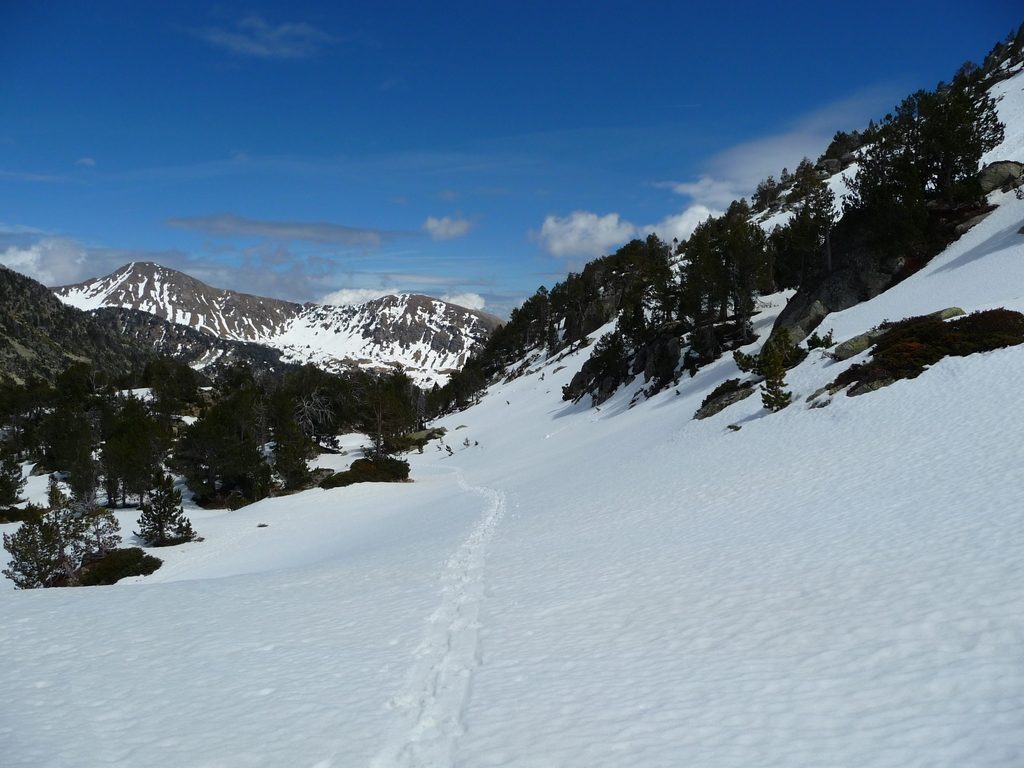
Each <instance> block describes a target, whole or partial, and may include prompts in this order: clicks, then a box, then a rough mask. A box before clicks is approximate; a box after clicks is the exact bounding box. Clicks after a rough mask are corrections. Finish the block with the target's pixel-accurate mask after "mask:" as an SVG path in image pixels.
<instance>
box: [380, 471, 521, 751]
mask: <svg viewBox="0 0 1024 768" xmlns="http://www.w3.org/2000/svg"><path fill="white" fill-rule="evenodd" d="M456 477H457V479H458V483H459V487H460V488H461V489H462V490H464V491H469V492H472V493H476V494H479V495H480V496H482V497H483V499H484V501H485V507H484V511H483V514H482V515H481V516H480V518H479V520H478V521H477V522H476V524H475V525H474V526H473V529H472V530H471V531H470V533H469V535H468V536H467V537H466V538H465V540H464V541H463V542H462V543H461V544H460V545H459V547H458V549H457V550H456V551H455V553H454V554H453V555H452V556H451V557H450V558H449V559H448V561H447V562H446V563H445V566H444V568H443V571H442V574H441V590H440V592H441V603H440V605H439V606H438V607H437V609H436V610H435V611H434V612H433V614H431V616H430V618H429V619H428V626H427V631H426V636H425V637H424V639H423V641H422V642H421V643H420V644H419V646H418V647H417V648H416V652H415V661H414V662H413V666H412V670H411V672H410V674H409V681H408V684H407V686H406V691H405V692H404V693H403V694H401V695H399V696H396V697H395V698H394V699H393V700H392V705H393V706H394V708H395V709H397V710H399V712H400V713H401V726H400V728H399V729H398V730H396V735H395V736H394V737H393V738H392V740H391V743H389V744H388V745H387V746H385V748H384V749H383V750H381V752H380V753H379V754H378V755H377V757H376V758H375V759H374V760H373V762H372V764H371V765H372V766H373V768H426V766H438V767H440V766H451V765H452V762H453V760H454V752H455V746H456V742H457V741H458V739H459V737H460V736H461V735H462V733H463V713H464V710H465V706H466V703H467V701H468V699H469V692H470V685H471V682H472V678H473V672H474V670H475V669H476V668H477V666H479V664H480V653H479V645H480V643H479V636H480V622H479V615H480V607H481V603H482V602H483V598H484V578H483V569H484V564H485V561H486V556H487V545H488V544H489V542H490V540H491V538H492V537H493V536H494V530H495V528H496V527H497V525H498V523H499V521H500V520H501V518H502V516H503V515H504V513H505V494H504V493H502V492H500V491H496V490H494V489H492V488H485V487H482V486H471V485H469V484H467V483H466V480H465V478H464V477H463V475H462V471H461V470H459V469H456Z"/></svg>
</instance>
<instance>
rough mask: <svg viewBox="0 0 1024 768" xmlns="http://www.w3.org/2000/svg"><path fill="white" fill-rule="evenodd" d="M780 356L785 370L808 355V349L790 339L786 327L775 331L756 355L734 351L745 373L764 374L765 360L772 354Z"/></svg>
mask: <svg viewBox="0 0 1024 768" xmlns="http://www.w3.org/2000/svg"><path fill="white" fill-rule="evenodd" d="M776 353H778V355H779V356H780V358H781V360H782V365H783V368H784V369H785V370H787V371H788V370H789V369H790V368H794V367H796V366H797V365H799V364H800V363H802V362H803V361H804V358H806V357H807V350H806V349H804V348H803V347H801V346H800V345H799V344H794V343H792V342H791V341H790V340H789V331H787V330H786V329H785V328H782V329H780V330H779V331H777V332H776V333H773V334H772V335H771V336H770V337H769V338H768V341H766V342H765V343H764V345H763V346H762V347H761V351H760V352H758V353H757V354H756V355H749V354H747V353H746V352H740V351H739V350H737V351H735V352H733V353H732V359H733V360H735V361H736V367H737V368H739V369H740V370H741V371H743V372H744V373H753V374H754V375H755V376H764V362H765V360H766V359H767V358H768V356H769V355H770V354H776Z"/></svg>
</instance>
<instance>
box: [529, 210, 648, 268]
mask: <svg viewBox="0 0 1024 768" xmlns="http://www.w3.org/2000/svg"><path fill="white" fill-rule="evenodd" d="M636 234H637V228H636V226H634V225H633V224H631V223H630V222H628V221H624V220H623V219H620V218H619V214H617V213H608V214H605V215H604V216H599V215H598V214H596V213H592V212H590V211H573V212H572V213H570V214H569V215H568V216H547V217H545V219H544V224H543V225H542V226H541V228H540V233H539V234H538V235H537V239H538V240H539V241H540V244H541V245H542V246H543V247H544V249H545V250H546V251H547V252H548V253H550V254H551V255H552V256H558V257H570V256H587V257H594V256H600V255H602V254H605V253H608V252H609V251H611V250H614V249H615V248H617V247H618V246H620V245H622V244H623V243H625V242H626V241H628V240H629V239H630V238H632V237H634V236H635V235H636Z"/></svg>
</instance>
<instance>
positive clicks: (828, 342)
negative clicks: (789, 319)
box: [807, 331, 836, 349]
mask: <svg viewBox="0 0 1024 768" xmlns="http://www.w3.org/2000/svg"><path fill="white" fill-rule="evenodd" d="M835 343H836V342H835V339H833V338H832V331H829V332H828V333H826V334H825V335H824V336H819V335H818V332H817V331H815V332H814V333H812V334H811V335H810V336H808V337H807V349H828V348H829V347H831V346H832V345H833V344H835Z"/></svg>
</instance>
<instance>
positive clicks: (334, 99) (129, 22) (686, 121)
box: [0, 0, 1024, 314]
mask: <svg viewBox="0 0 1024 768" xmlns="http://www.w3.org/2000/svg"><path fill="white" fill-rule="evenodd" d="M1022 20H1024V17H1022V14H1021V12H1020V8H1019V5H1018V4H1017V3H1016V2H1009V1H1003V2H994V1H993V2H986V0H979V2H975V3H965V2H963V0H959V1H958V2H941V1H938V0H936V1H933V2H927V3H926V2H902V3H892V2H887V3H873V2H860V3H857V4H855V5H850V4H832V3H822V2H815V3H800V2H791V3H784V4H783V3H777V4H776V3H763V2H761V3H745V2H732V3H715V4H700V6H697V5H696V4H690V3H681V2H665V3H661V2H648V3H637V2H633V3H625V2H614V3H613V2H593V1H591V2H561V3H556V2H550V0H548V2H493V3H490V2H483V3H482V2H448V3H422V2H393V3H388V4H384V3H358V4H357V3H294V2H293V3H288V4H284V3H281V4H274V3H246V4H234V3H218V4H209V3H193V2H176V3H163V4H156V3H138V2H90V3H80V2H65V3H60V2H55V3H37V2H29V1H27V0H26V1H25V2H19V0H7V2H4V3H3V4H2V5H0V263H3V264H6V265H8V266H11V267H12V268H15V269H18V270H19V271H23V272H25V273H27V274H30V275H32V276H33V277H36V278H37V279H41V280H42V281H43V282H46V283H48V284H62V283H67V282H75V281H78V280H81V279H84V278H87V277H91V276H96V275H100V274H105V273H107V272H109V271H111V270H112V269H113V268H115V267H117V266H119V265H120V264H122V263H124V262H126V261H130V260H141V259H146V260H155V261H160V262H162V263H165V264H167V265H168V266H172V267H175V268H179V269H183V270H184V271H187V272H189V273H190V274H193V275H195V276H197V277H199V278H200V279H204V280H206V281H207V282H210V283H212V284H214V285H217V286H222V287H231V288H234V289H237V290H246V291H250V292H254V293H260V294H263V295H271V296H277V297H281V298H287V299H292V300H298V301H317V300H323V299H325V298H327V299H330V300H334V301H339V302H340V301H349V300H354V299H359V298H366V297H370V296H372V295H379V294H380V293H383V292H389V291H391V292H394V291H399V290H412V291H418V292H423V293H429V294H432V295H435V296H446V297H451V298H457V299H458V300H460V301H461V302H462V303H466V304H470V305H474V306H483V307H484V308H485V309H488V310H491V311H494V312H496V313H498V314H506V313H507V312H508V311H509V309H510V308H511V307H512V306H515V305H516V304H517V303H518V302H519V301H521V300H522V299H523V298H525V297H526V296H528V295H529V294H530V293H532V292H533V290H535V289H536V288H537V287H538V286H539V285H541V284H546V285H550V284H552V283H553V282H555V281H556V280H558V279H560V278H561V277H562V276H564V275H565V273H566V272H567V271H568V270H570V269H577V268H579V267H580V266H581V265H582V264H583V263H585V262H586V261H587V260H588V259H590V258H593V257H594V256H598V255H600V254H602V253H607V252H610V251H612V250H614V249H615V248H616V247H618V246H619V245H621V244H622V243H623V242H625V241H626V240H628V239H630V238H631V237H633V236H642V235H645V234H646V233H647V232H648V231H650V230H652V229H654V230H655V231H658V232H659V234H661V235H662V236H663V237H665V238H666V239H669V240H670V239H671V238H672V237H673V236H679V237H683V236H685V234H686V233H687V232H688V231H689V229H690V228H692V226H693V224H695V223H696V222H697V221H699V220H700V219H701V218H702V217H703V216H705V215H707V212H708V211H714V210H721V209H722V208H724V207H725V206H726V205H727V204H728V202H729V200H731V199H733V198H735V197H738V196H741V195H749V193H750V192H751V191H752V189H753V187H754V185H755V184H756V183H757V181H758V180H759V179H761V178H763V177H764V176H766V175H767V174H768V173H775V174H777V173H778V171H779V170H780V169H781V168H782V167H783V166H789V167H791V168H792V167H794V166H795V165H796V163H797V162H798V161H799V160H800V158H801V157H803V156H804V155H809V156H811V157H816V156H817V155H818V154H819V153H820V152H821V151H822V150H823V149H824V147H825V145H826V144H827V143H828V140H829V138H831V136H832V134H833V133H834V132H835V131H836V130H838V129H853V128H860V127H863V125H865V124H866V122H867V120H868V119H869V118H871V117H878V116H880V115H881V114H884V112H885V111H887V110H888V109H890V108H891V107H892V106H893V105H894V104H895V103H896V102H897V101H898V100H899V99H900V98H901V97H902V96H903V95H905V94H906V93H909V92H910V91H912V90H914V89H916V88H920V87H932V86H934V85H935V83H936V82H937V81H939V80H941V79H949V77H950V76H951V75H952V74H953V73H954V72H955V70H956V69H957V68H958V67H959V65H960V64H961V63H963V62H964V61H966V60H968V59H973V60H975V61H980V60H981V58H983V56H984V55H985V53H987V52H988V50H989V49H990V48H991V47H992V45H993V44H994V43H996V42H997V41H999V40H1001V39H1002V38H1003V37H1004V36H1005V35H1006V34H1007V33H1008V32H1010V31H1011V29H1013V28H1015V27H1016V26H1017V25H1018V24H1019V23H1020V22H1021V21H1022Z"/></svg>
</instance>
